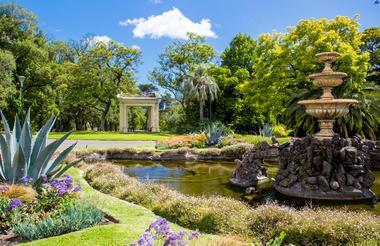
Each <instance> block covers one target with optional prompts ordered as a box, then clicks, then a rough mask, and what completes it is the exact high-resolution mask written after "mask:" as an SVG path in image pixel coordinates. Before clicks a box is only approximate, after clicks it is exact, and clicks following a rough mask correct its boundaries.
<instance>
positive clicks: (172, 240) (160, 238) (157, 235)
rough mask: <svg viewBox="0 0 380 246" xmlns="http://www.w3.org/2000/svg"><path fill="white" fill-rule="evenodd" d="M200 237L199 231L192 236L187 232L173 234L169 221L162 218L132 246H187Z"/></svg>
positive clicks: (151, 225)
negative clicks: (188, 242) (189, 242)
mask: <svg viewBox="0 0 380 246" xmlns="http://www.w3.org/2000/svg"><path fill="white" fill-rule="evenodd" d="M198 237H199V232H198V231H193V232H192V233H191V234H190V235H187V232H186V231H180V232H178V233H176V232H173V231H172V230H171V229H170V227H169V224H168V221H167V220H166V219H163V218H161V219H158V220H156V221H155V222H153V223H152V224H150V225H149V227H148V229H146V230H145V232H144V233H143V234H142V235H141V236H140V238H139V240H138V241H137V242H136V243H132V244H131V246H154V245H164V246H184V245H187V241H190V240H193V239H196V238H198Z"/></svg>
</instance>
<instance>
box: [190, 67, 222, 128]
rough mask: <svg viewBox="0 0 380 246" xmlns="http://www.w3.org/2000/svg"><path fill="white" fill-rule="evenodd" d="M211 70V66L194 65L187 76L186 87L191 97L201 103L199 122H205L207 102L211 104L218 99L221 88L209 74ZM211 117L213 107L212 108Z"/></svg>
mask: <svg viewBox="0 0 380 246" xmlns="http://www.w3.org/2000/svg"><path fill="white" fill-rule="evenodd" d="M209 68H210V65H209V64H204V63H202V64H199V65H194V66H193V68H192V69H191V70H190V71H189V72H188V74H187V75H186V80H185V86H186V87H187V89H188V91H189V93H190V95H193V96H195V98H196V99H197V101H198V102H199V120H200V121H203V116H204V111H203V109H204V106H205V104H206V101H207V100H209V101H210V105H211V102H212V101H214V100H216V98H217V97H218V91H219V87H218V85H217V84H216V83H215V80H214V78H213V77H212V76H211V75H210V74H209V73H208V70H209ZM210 115H211V107H210Z"/></svg>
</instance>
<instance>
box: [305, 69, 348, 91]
mask: <svg viewBox="0 0 380 246" xmlns="http://www.w3.org/2000/svg"><path fill="white" fill-rule="evenodd" d="M346 76H347V74H346V73H342V72H330V71H327V72H322V73H313V74H311V75H310V76H309V78H310V79H312V80H313V84H314V85H315V86H318V87H336V86H339V85H341V84H342V83H343V78H345V77H346Z"/></svg>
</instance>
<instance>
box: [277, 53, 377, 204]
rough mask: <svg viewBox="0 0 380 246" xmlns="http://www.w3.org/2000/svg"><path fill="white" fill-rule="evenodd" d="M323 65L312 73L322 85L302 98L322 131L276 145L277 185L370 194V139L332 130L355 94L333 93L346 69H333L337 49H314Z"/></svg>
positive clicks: (315, 194) (303, 191)
mask: <svg viewBox="0 0 380 246" xmlns="http://www.w3.org/2000/svg"><path fill="white" fill-rule="evenodd" d="M316 56H317V57H318V58H319V60H320V61H321V62H323V63H324V64H325V68H324V69H323V71H322V72H321V73H314V74H312V75H310V79H312V80H313V84H314V85H315V86H318V87H321V88H322V89H323V94H322V96H321V97H320V98H319V99H315V100H302V101H299V102H298V103H299V104H301V105H304V106H305V107H306V113H307V114H309V115H311V116H313V117H315V118H317V119H318V122H319V126H320V131H319V132H318V133H316V134H315V135H313V136H312V135H310V136H308V137H305V138H304V139H300V140H296V141H295V142H292V143H290V144H285V145H282V146H280V170H279V172H278V174H277V177H276V181H275V184H274V187H275V189H276V190H277V191H278V192H280V193H282V194H284V195H287V196H293V197H300V198H309V199H321V200H363V199H371V198H373V197H374V193H373V192H372V191H371V190H370V188H371V186H372V184H373V182H374V175H373V174H372V172H371V170H370V166H371V163H370V161H369V160H370V152H371V151H372V150H373V147H374V146H373V144H372V142H370V141H365V140H361V139H360V137H359V136H355V137H354V138H353V139H352V140H351V139H345V138H341V137H339V136H338V135H337V134H335V133H334V130H333V127H334V123H335V119H336V118H338V117H342V116H344V115H346V114H347V113H348V112H349V107H350V105H352V104H356V103H358V101H357V100H354V99H335V98H334V96H333V95H332V93H331V91H332V88H334V87H336V86H339V85H340V84H342V82H343V78H344V77H346V76H347V74H345V73H341V72H334V71H333V70H332V68H331V64H332V62H334V61H335V59H336V58H337V57H338V56H339V53H337V52H324V53H319V54H317V55H316Z"/></svg>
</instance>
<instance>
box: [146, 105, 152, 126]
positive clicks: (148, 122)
mask: <svg viewBox="0 0 380 246" xmlns="http://www.w3.org/2000/svg"><path fill="white" fill-rule="evenodd" d="M147 113H148V117H147V120H146V128H147V130H148V131H151V130H152V127H153V125H152V107H148V109H147Z"/></svg>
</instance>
